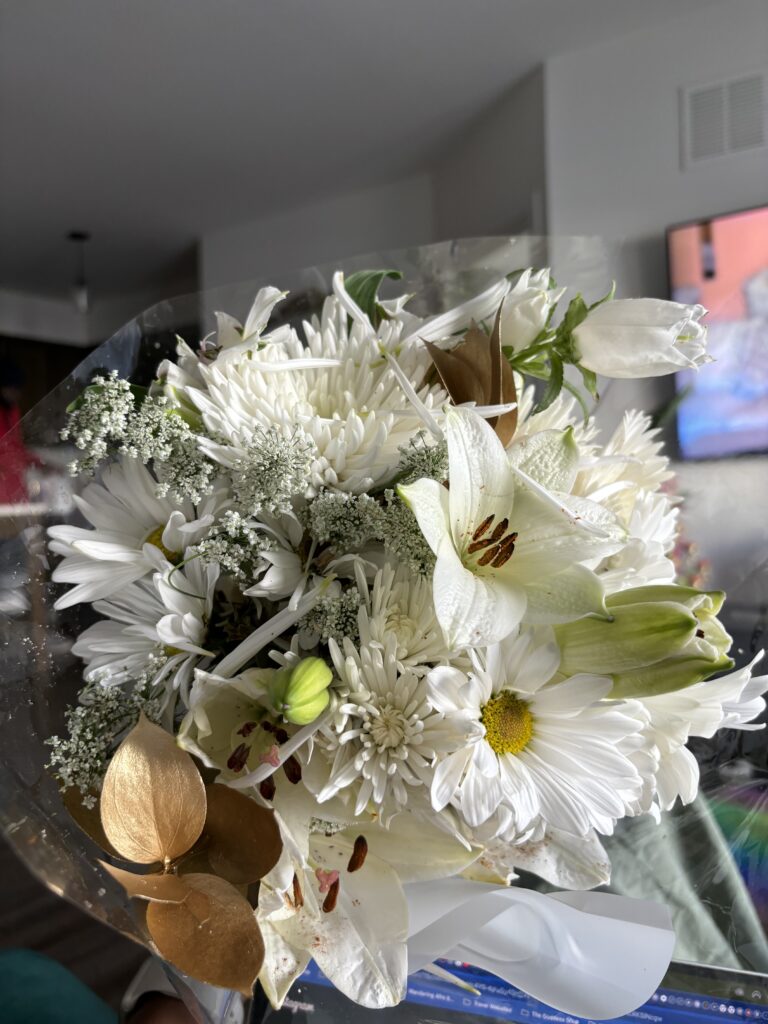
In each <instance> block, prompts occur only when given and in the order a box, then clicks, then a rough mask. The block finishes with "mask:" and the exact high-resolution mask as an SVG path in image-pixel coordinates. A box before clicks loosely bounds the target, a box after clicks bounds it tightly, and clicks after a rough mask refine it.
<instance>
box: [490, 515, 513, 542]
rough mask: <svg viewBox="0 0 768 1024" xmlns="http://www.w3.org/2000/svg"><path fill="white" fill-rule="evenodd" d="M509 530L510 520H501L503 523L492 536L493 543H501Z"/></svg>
mask: <svg viewBox="0 0 768 1024" xmlns="http://www.w3.org/2000/svg"><path fill="white" fill-rule="evenodd" d="M508 528H509V520H508V519H507V518H506V516H505V517H504V519H502V520H501V522H500V523H499V524H498V525H497V526H496V529H495V530H494V531H493V533H492V534H491V541H492V542H493V543H494V544H495V543H496V542H497V541H500V540H501V538H502V537H503V536H504V534H505V533H506V532H507V529H508Z"/></svg>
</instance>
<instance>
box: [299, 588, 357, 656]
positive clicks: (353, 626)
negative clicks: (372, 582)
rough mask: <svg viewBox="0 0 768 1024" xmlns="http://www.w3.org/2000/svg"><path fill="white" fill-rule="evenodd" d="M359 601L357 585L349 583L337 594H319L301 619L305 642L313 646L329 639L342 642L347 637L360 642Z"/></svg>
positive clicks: (302, 637) (354, 641)
mask: <svg viewBox="0 0 768 1024" xmlns="http://www.w3.org/2000/svg"><path fill="white" fill-rule="evenodd" d="M360 604H361V601H360V591H359V590H358V589H357V587H350V588H349V589H348V590H345V591H343V592H342V593H341V594H338V595H336V596H328V597H322V598H320V600H319V601H318V602H317V604H316V605H315V607H314V608H313V609H312V611H311V612H309V613H308V614H307V615H305V616H304V618H303V619H301V620H300V622H299V634H300V637H301V639H302V640H303V641H304V643H305V646H308V647H309V646H314V644H316V643H318V642H321V643H324V644H325V643H328V641H329V640H330V639H333V640H335V641H336V642H337V643H338V644H343V642H344V637H348V638H349V639H350V640H351V641H352V642H353V643H357V642H358V639H359V636H360V633H359V629H358V625H357V613H358V611H359V609H360Z"/></svg>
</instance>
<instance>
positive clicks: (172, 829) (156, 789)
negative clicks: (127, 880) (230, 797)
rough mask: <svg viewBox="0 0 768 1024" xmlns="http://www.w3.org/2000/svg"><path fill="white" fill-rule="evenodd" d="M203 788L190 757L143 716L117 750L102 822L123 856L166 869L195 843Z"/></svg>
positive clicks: (103, 800) (202, 810) (105, 789)
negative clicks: (165, 867)
mask: <svg viewBox="0 0 768 1024" xmlns="http://www.w3.org/2000/svg"><path fill="white" fill-rule="evenodd" d="M205 810H206V803H205V786H204V784H203V780H202V779H201V778H200V773H199V772H198V770H197V768H196V767H195V763H194V761H193V760H192V758H191V757H190V756H189V754H187V753H185V752H184V751H183V750H180V749H179V747H177V746H176V742H175V740H174V738H173V736H171V734H170V733H168V732H166V731H165V729H161V728H160V726H159V725H153V724H152V723H151V722H150V721H148V719H147V718H145V717H144V715H141V716H140V718H139V722H138V724H137V725H136V727H135V728H134V729H132V730H131V731H130V732H129V733H128V735H127V736H126V737H125V739H124V740H123V742H122V743H121V744H120V746H119V747H118V748H117V750H116V752H115V755H114V757H113V758H112V761H111V762H110V765H109V768H107V773H106V775H105V776H104V786H103V788H102V791H101V823H102V825H103V826H104V831H105V833H106V836H107V839H108V840H109V841H110V843H111V844H112V846H113V847H114V848H115V849H116V850H117V852H118V854H119V855H120V856H121V857H125V858H126V860H131V861H135V862H136V863H137V864H154V863H157V862H159V863H161V864H165V863H168V862H169V861H172V860H175V858H176V857H180V856H181V855H182V854H184V853H186V852H187V850H189V849H190V848H191V847H192V846H194V844H195V843H196V842H197V840H198V838H199V836H200V833H201V832H202V830H203V825H204V824H205Z"/></svg>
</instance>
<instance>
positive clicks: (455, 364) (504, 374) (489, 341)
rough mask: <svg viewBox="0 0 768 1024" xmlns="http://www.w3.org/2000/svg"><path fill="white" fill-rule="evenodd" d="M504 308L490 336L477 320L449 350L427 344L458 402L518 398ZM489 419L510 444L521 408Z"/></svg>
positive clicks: (503, 401) (483, 402)
mask: <svg viewBox="0 0 768 1024" xmlns="http://www.w3.org/2000/svg"><path fill="white" fill-rule="evenodd" d="M500 316H501V308H499V311H498V313H497V314H496V321H495V323H494V326H493V332H492V333H491V335H490V337H489V336H488V335H487V334H486V333H485V332H484V331H482V330H481V329H480V328H479V327H478V326H477V324H473V325H472V326H471V327H470V328H469V330H468V331H467V332H466V334H465V335H464V337H463V339H462V340H461V341H460V342H459V344H458V345H456V347H455V348H452V349H450V350H449V351H446V350H445V349H441V348H438V346H437V345H433V344H432V343H431V342H429V341H426V342H424V344H425V345H426V346H427V348H428V350H429V354H430V355H431V356H432V361H433V362H434V364H435V368H436V369H437V372H438V374H439V375H440V379H441V381H442V382H443V386H444V387H445V389H446V391H447V392H448V394H449V395H450V396H451V400H452V401H453V403H454V404H455V405H460V404H461V403H462V402H476V403H477V404H478V405H501V404H506V403H508V402H516V401H517V392H516V389H515V375H514V373H513V371H512V367H511V366H510V365H509V363H508V362H507V360H506V359H505V358H504V354H503V352H502V351H501V340H500V335H499V320H500ZM488 422H489V423H490V425H491V426H492V427H493V428H494V430H495V431H496V433H497V434H498V436H499V439H500V440H501V442H502V444H503V445H504V446H505V447H506V446H507V445H508V444H509V442H510V441H511V440H512V437H513V435H514V433H515V429H516V428H517V409H512V410H511V411H510V412H505V413H504V414H503V415H501V416H496V417H493V418H492V419H489V420H488Z"/></svg>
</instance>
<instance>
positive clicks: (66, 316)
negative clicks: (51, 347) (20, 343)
mask: <svg viewBox="0 0 768 1024" xmlns="http://www.w3.org/2000/svg"><path fill="white" fill-rule="evenodd" d="M0 335H6V336H7V337H9V338H36V339H39V340H40V341H55V342H61V343H63V344H66V345H88V344H89V343H90V337H89V331H88V319H87V317H85V316H83V315H82V313H78V311H77V310H76V309H75V306H74V303H73V302H65V301H63V300H61V299H51V298H48V297H46V296H42V295H30V294H28V293H26V292H14V291H10V290H9V289H7V288H0Z"/></svg>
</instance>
